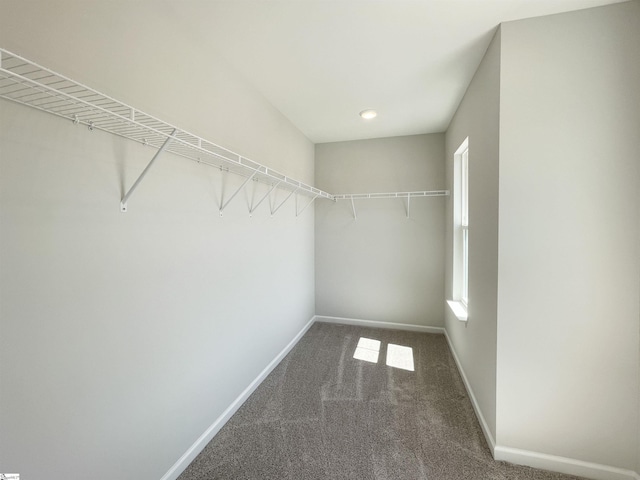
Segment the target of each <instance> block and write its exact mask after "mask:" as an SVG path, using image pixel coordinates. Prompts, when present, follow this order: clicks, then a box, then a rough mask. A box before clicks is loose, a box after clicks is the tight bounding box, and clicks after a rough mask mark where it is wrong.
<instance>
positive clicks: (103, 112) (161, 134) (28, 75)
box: [0, 48, 449, 213]
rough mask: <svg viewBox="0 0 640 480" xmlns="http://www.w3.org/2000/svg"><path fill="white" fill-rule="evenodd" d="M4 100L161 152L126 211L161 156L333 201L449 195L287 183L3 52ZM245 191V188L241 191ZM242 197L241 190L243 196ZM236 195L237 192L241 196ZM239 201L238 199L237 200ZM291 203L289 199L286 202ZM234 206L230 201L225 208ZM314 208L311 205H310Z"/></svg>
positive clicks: (0, 89)
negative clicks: (334, 190) (338, 190)
mask: <svg viewBox="0 0 640 480" xmlns="http://www.w3.org/2000/svg"><path fill="white" fill-rule="evenodd" d="M0 98H5V99H7V100H10V101H13V102H17V103H20V104H22V105H26V106H29V107H33V108H36V109H38V110H42V111H45V112H48V113H52V114H54V115H57V116H59V117H63V118H66V119H68V120H71V121H73V122H74V123H75V124H82V125H86V126H87V127H88V128H89V130H93V129H99V130H103V131H105V132H109V133H112V134H114V135H118V136H120V137H124V138H127V139H130V140H133V141H135V142H138V143H141V144H143V145H149V146H151V147H154V148H156V149H158V152H157V153H156V155H155V156H154V157H153V159H152V160H151V162H150V163H149V165H147V167H146V168H145V170H144V171H143V172H142V174H141V175H140V177H139V178H138V179H137V180H136V182H134V184H133V186H132V187H131V188H130V190H129V191H128V192H127V194H126V195H125V196H124V198H123V199H122V202H121V208H122V210H123V211H126V201H127V199H128V197H129V196H130V195H131V194H132V193H133V190H135V188H136V187H137V185H138V183H139V182H140V181H141V180H142V178H143V177H144V175H145V174H146V171H147V170H148V169H149V168H150V167H151V164H152V163H153V162H154V161H155V159H156V157H157V156H158V155H159V154H160V153H161V152H162V151H168V152H171V153H174V154H176V155H179V156H181V157H184V158H187V159H189V160H192V161H195V162H198V163H201V164H204V165H208V166H211V167H216V168H219V169H221V170H223V171H226V172H230V173H234V174H237V175H241V176H243V177H246V179H247V180H246V181H245V183H243V186H244V185H245V184H246V182H247V181H249V180H250V179H253V180H256V181H260V182H263V183H266V184H268V185H270V186H271V189H270V190H269V191H271V190H272V189H274V188H280V189H284V190H288V191H289V192H290V193H289V195H292V194H293V193H296V194H303V195H306V196H309V197H312V201H313V200H315V199H316V198H325V199H329V200H334V201H337V200H352V201H353V199H361V198H362V199H364V198H411V197H431V196H446V195H449V192H448V191H447V190H434V191H421V192H393V193H368V194H341V195H332V194H330V193H327V192H325V191H323V190H320V189H317V188H315V187H313V186H311V185H307V184H305V183H303V182H300V181H298V180H295V179H293V178H291V177H288V176H286V175H284V174H282V173H280V172H278V171H276V170H274V169H272V168H269V167H267V166H265V165H262V164H260V163H258V162H255V161H253V160H251V159H249V158H247V157H244V156H242V155H240V154H238V153H235V152H233V151H231V150H229V149H227V148H224V147H222V146H220V145H217V144H215V143H213V142H210V141H208V140H205V139H204V138H201V137H199V136H197V135H194V134H192V133H189V132H186V131H184V130H181V129H179V128H177V127H175V126H173V125H171V124H168V123H166V122H164V121H162V120H159V119H157V118H155V117H154V116H152V115H149V114H147V113H144V112H142V111H140V110H138V109H136V108H134V107H131V106H130V105H127V104H125V103H123V102H120V101H118V100H115V99H114V98H112V97H110V96H108V95H105V94H103V93H100V92H98V91H97V90H94V89H92V88H90V87H87V86H86V85H83V84H81V83H79V82H76V81H74V80H71V79H70V78H68V77H65V76H64V75H61V74H59V73H56V72H54V71H52V70H50V69H48V68H45V67H42V66H40V65H38V64H37V63H35V62H32V61H30V60H27V59H26V58H23V57H21V56H19V55H16V54H14V53H11V52H9V51H7V50H5V49H2V48H0ZM241 188H242V187H241ZM238 191H239V190H238ZM236 193H237V191H236ZM234 195H235V194H234ZM287 198H288V197H287ZM230 200H231V198H229V199H228V200H227V202H226V203H224V204H223V205H222V207H221V213H222V209H223V208H224V206H225V205H226V204H227V203H228V202H229V201H230ZM309 203H311V202H309Z"/></svg>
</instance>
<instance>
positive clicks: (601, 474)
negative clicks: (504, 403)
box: [160, 315, 640, 480]
mask: <svg viewBox="0 0 640 480" xmlns="http://www.w3.org/2000/svg"><path fill="white" fill-rule="evenodd" d="M316 321H318V322H325V323H338V324H344V325H358V326H363V327H373V328H390V329H397V330H407V331H412V332H423V333H436V334H444V336H445V338H446V339H447V343H448V344H449V349H450V350H451V353H452V355H453V358H454V360H455V362H456V365H457V367H458V371H459V372H460V375H461V376H462V380H463V382H464V386H465V388H466V389H467V393H468V394H469V398H470V400H471V405H473V409H474V411H475V413H476V416H477V417H478V420H479V422H480V426H481V428H482V432H483V433H484V436H485V438H486V440H487V443H488V444H489V448H490V449H491V452H492V453H493V456H494V458H495V459H496V460H501V461H505V462H510V463H515V464H518V465H527V466H530V467H534V468H539V469H543V470H550V471H554V472H561V473H566V474H569V475H577V476H581V477H586V478H591V479H594V480H640V475H639V474H638V473H637V472H633V471H631V470H624V469H620V468H616V467H609V466H607V465H600V464H596V463H590V462H583V461H581V460H575V459H572V458H565V457H557V456H554V455H546V454H543V453H537V452H531V451H527V450H519V449H516V448H509V447H503V446H499V445H496V442H495V440H494V438H493V436H492V434H491V431H490V430H489V426H488V424H487V422H486V421H485V419H484V416H483V415H482V411H481V410H480V406H479V405H478V402H477V400H476V397H475V395H474V393H473V389H472V388H471V384H470V383H469V380H468V379H467V376H466V374H465V372H464V370H463V368H462V364H461V363H460V360H459V359H458V355H457V354H456V351H455V349H454V348H453V344H452V343H451V339H450V338H449V335H448V334H447V331H446V330H445V329H444V328H441V327H427V326H423V325H411V324H403V323H392V322H378V321H375V320H359V319H354V318H340V317H326V316H321V315H316V316H314V317H313V318H312V319H311V320H309V322H307V324H306V325H305V326H304V327H303V328H302V330H300V332H298V334H297V335H296V336H295V337H294V338H293V339H292V340H291V341H290V342H289V343H288V344H287V346H286V347H284V348H283V349H282V351H281V352H280V353H279V354H278V355H277V356H276V357H275V358H274V359H273V360H272V361H271V363H269V365H267V366H266V367H265V369H264V370H262V372H260V374H259V375H258V376H257V377H256V378H255V380H254V381H253V382H251V384H250V385H249V386H248V387H247V388H245V389H244V391H243V392H242V393H241V394H240V395H239V396H238V398H236V399H235V400H234V401H233V403H232V404H231V405H229V407H228V408H227V409H226V410H225V411H224V412H223V413H222V415H220V416H219V417H218V418H217V419H216V420H215V421H214V422H213V424H212V425H211V426H210V427H209V428H208V429H207V430H206V431H205V432H204V433H203V434H202V435H201V436H200V438H198V440H196V441H195V443H194V444H193V445H191V447H189V449H188V450H187V451H186V452H185V453H184V455H182V457H180V459H179V460H178V461H177V462H176V463H175V464H173V466H172V467H171V468H170V469H169V471H167V473H165V474H164V476H163V477H162V478H161V479H160V480H176V479H177V478H178V477H179V476H180V474H181V473H182V472H183V471H184V470H185V469H186V468H187V467H188V466H189V464H190V463H191V462H192V461H193V460H194V459H195V458H196V457H197V456H198V454H199V453H200V452H201V451H202V450H203V449H204V447H206V446H207V444H208V443H209V442H210V441H211V439H212V438H213V437H214V436H215V435H216V434H217V433H218V432H219V431H220V429H221V428H222V427H223V426H224V424H225V423H227V421H229V419H230V418H231V417H232V416H233V414H234V413H236V411H237V410H238V409H239V408H240V407H241V406H242V404H243V403H244V402H245V401H246V400H247V398H249V396H250V395H251V394H252V393H253V391H254V390H255V389H256V388H257V387H258V386H259V385H260V384H261V383H262V381H263V380H264V379H265V378H266V377H267V376H268V375H269V374H270V373H271V372H272V370H273V369H274V368H275V367H276V366H277V365H278V364H279V363H280V362H281V361H282V359H283V358H284V357H285V356H286V355H287V354H288V353H289V352H290V351H291V349H292V348H293V347H294V346H295V345H296V344H297V343H298V341H299V340H300V339H301V338H302V336H303V335H304V334H305V333H306V332H307V330H309V328H311V326H312V325H313V323H314V322H316Z"/></svg>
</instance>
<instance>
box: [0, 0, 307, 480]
mask: <svg viewBox="0 0 640 480" xmlns="http://www.w3.org/2000/svg"><path fill="white" fill-rule="evenodd" d="M2 6H3V8H2V15H1V16H0V45H2V46H3V47H5V48H7V49H10V50H13V51H15V52H16V53H20V54H22V55H24V56H26V57H28V58H32V59H33V60H35V61H38V62H40V63H42V64H44V65H46V66H50V67H52V68H54V69H56V70H58V71H60V72H62V73H66V74H68V75H69V76H72V77H76V78H77V79H78V80H80V81H83V82H85V83H87V84H89V85H91V86H95V87H96V88H98V89H103V90H104V91H105V92H106V93H110V94H112V95H113V96H115V97H116V98H119V99H122V100H124V101H128V102H130V103H132V104H133V105H134V106H136V107H138V108H140V109H143V110H148V111H149V113H154V114H156V115H158V116H159V117H160V118H163V119H166V120H168V121H172V122H174V123H176V124H177V125H179V126H180V127H183V128H185V129H187V130H192V131H193V132H194V133H199V134H201V135H203V136H205V137H208V138H211V139H212V140H216V141H218V142H219V143H221V144H223V145H228V146H229V147H231V148H234V149H237V150H239V151H240V152H241V153H243V154H245V155H248V156H251V157H254V158H255V159H256V160H258V161H261V162H263V163H266V164H268V165H270V166H273V167H275V168H277V169H280V170H282V171H283V172H284V173H287V174H289V175H291V176H294V177H298V178H300V179H301V180H304V181H306V182H313V145H312V144H311V142H309V141H308V140H307V139H306V138H305V137H304V136H303V135H302V134H301V133H300V132H299V131H297V130H296V129H295V128H294V127H293V126H292V125H291V124H290V123H289V122H288V121H287V120H286V119H285V118H284V117H282V116H281V114H280V113H279V112H277V111H276V110H275V109H274V108H272V107H271V106H270V105H269V104H268V103H267V102H266V101H265V100H264V99H263V98H262V97H260V95H259V94H257V93H256V92H255V91H254V90H253V89H251V88H250V87H249V86H248V85H246V84H243V83H242V80H241V79H239V78H238V77H237V76H236V75H235V74H234V72H233V71H231V70H230V69H229V68H228V67H227V66H226V65H225V64H224V63H223V62H221V61H219V60H217V59H216V55H215V52H203V51H193V50H190V49H189V48H186V47H187V46H190V44H195V43H196V42H190V37H189V35H190V32H188V31H187V30H186V29H185V28H184V27H183V26H181V25H179V24H172V25H165V24H162V22H160V21H159V20H158V18H157V17H156V16H155V15H154V11H153V10H149V9H144V8H142V7H138V4H137V3H136V2H126V8H124V6H123V4H122V3H119V2H101V3H97V2H90V3H87V2H69V1H61V2H55V3H54V2H48V1H30V2H19V1H16V2H7V1H3V3H2ZM158 8H161V7H160V6H158ZM114 30H117V31H118V32H119V34H118V35H110V34H109V32H110V31H114ZM36 32H37V34H36ZM107 38H108V39H109V41H105V39H107ZM203 59H206V62H205V61H202V60H203ZM0 149H1V155H0V225H1V228H0V245H1V248H0V309H1V312H0V319H1V321H0V336H1V337H0V338H1V339H2V348H1V349H0V378H1V383H2V389H1V390H0V432H2V434H1V435H0V467H1V468H0V471H5V472H6V471H9V472H19V473H21V474H22V476H23V477H24V478H25V479H29V478H31V479H38V478H47V479H51V480H62V479H67V478H77V479H93V480H101V479H111V478H122V479H159V478H160V477H162V475H163V474H164V473H165V472H166V471H167V470H168V469H169V467H170V466H171V465H172V464H173V463H174V462H175V461H176V460H177V459H178V458H179V457H180V456H181V455H182V454H183V453H184V452H185V451H186V450H187V448H189V447H190V446H191V445H192V443H193V442H194V441H195V440H196V439H197V438H198V437H199V436H200V435H201V434H202V433H203V432H204V431H205V429H206V428H208V427H209V426H210V425H211V424H212V422H213V421H214V420H215V419H216V418H217V417H218V416H219V415H220V414H221V413H222V412H223V411H224V409H226V408H227V407H228V406H229V404H230V403H231V402H232V400H234V399H235V398H236V397H237V396H238V395H239V394H240V393H241V392H242V390H243V389H244V388H245V387H247V385H248V384H249V383H250V382H251V381H252V380H253V379H254V378H255V377H256V376H257V375H258V373H260V372H261V371H262V369H263V368H264V367H265V366H266V365H267V364H268V363H269V362H270V361H271V360H272V359H273V358H274V357H275V356H276V354H277V353H278V352H279V351H280V350H281V349H282V348H283V347H284V346H285V345H286V344H287V343H288V342H289V341H290V340H291V339H292V338H293V337H294V335H295V334H296V333H298V331H300V329H301V328H302V327H303V325H304V324H305V323H306V322H307V321H309V319H310V318H311V317H312V315H313V313H314V277H313V268H314V266H313V255H314V252H313V229H314V220H313V209H309V210H307V211H306V212H305V213H304V215H302V216H301V217H298V218H296V216H295V212H294V204H293V202H291V203H288V204H286V205H285V206H284V207H283V208H282V209H281V210H280V211H279V212H278V213H277V215H276V216H275V217H274V218H269V214H268V211H267V206H266V203H265V204H263V206H261V207H260V209H259V210H257V211H256V213H255V214H254V215H253V218H249V216H248V214H247V207H246V202H247V200H246V198H245V197H244V196H242V195H239V196H238V197H237V198H236V199H235V200H234V202H232V203H231V204H230V205H229V207H228V209H227V210H226V211H225V216H224V217H222V218H220V216H219V215H218V211H217V209H218V202H219V195H220V192H221V185H222V182H223V181H224V182H225V183H224V184H225V185H226V191H227V193H228V192H230V191H232V190H231V189H232V188H233V186H234V185H238V184H239V181H240V179H239V178H238V177H234V176H229V177H225V178H223V177H222V176H221V174H220V172H219V171H217V170H215V169H211V168H208V167H204V166H200V165H197V164H195V163H193V162H189V161H187V160H183V159H180V158H177V157H174V156H172V155H166V156H163V157H162V158H161V159H160V160H158V163H157V165H156V166H155V167H154V168H153V170H152V171H151V172H150V174H149V175H148V177H147V178H146V179H145V181H144V182H143V183H142V184H141V186H140V188H139V189H138V191H136V194H135V195H134V196H133V197H132V199H131V201H130V202H129V212H128V213H126V214H122V213H120V211H119V199H120V197H121V195H122V189H123V187H124V186H129V185H131V183H132V182H133V180H134V179H135V178H136V176H137V175H138V173H139V172H140V171H141V170H142V168H143V167H144V166H145V165H146V163H147V162H148V161H149V160H150V158H151V156H152V154H153V151H152V150H151V149H149V148H145V147H142V146H140V145H137V144H134V143H133V142H130V141H127V140H123V139H120V138H117V137H114V136H111V135H109V134H106V133H103V132H99V131H94V132H88V130H87V129H86V128H84V127H78V126H75V125H73V124H72V123H71V122H68V121H65V120H63V119H60V118H57V117H54V116H50V115H48V114H45V113H41V112H38V111H35V110H31V109H28V108H27V107H22V106H19V105H15V104H12V103H9V102H6V101H0ZM255 187H256V188H264V186H262V185H255ZM251 188H252V187H251ZM251 188H249V190H248V192H249V194H250V192H251ZM279 198H283V197H282V195H281V196H280V197H279Z"/></svg>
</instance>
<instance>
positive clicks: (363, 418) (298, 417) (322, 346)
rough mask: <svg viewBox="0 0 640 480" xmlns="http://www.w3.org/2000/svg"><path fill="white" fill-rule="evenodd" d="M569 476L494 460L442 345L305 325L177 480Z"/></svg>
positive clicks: (430, 339)
mask: <svg viewBox="0 0 640 480" xmlns="http://www.w3.org/2000/svg"><path fill="white" fill-rule="evenodd" d="M361 338H365V339H368V340H363V341H361V340H360V339H361ZM377 342H380V343H379V344H378V343H377ZM358 345H360V347H361V348H358ZM390 345H391V346H390ZM398 346H399V347H398ZM402 347H405V348H402ZM406 347H409V348H410V349H411V350H409V349H407V348H406ZM407 352H408V354H407ZM354 354H355V356H356V357H361V358H365V359H364V360H363V359H358V358H354ZM403 354H404V355H403ZM411 360H413V363H414V365H413V371H412V370H410V369H409V368H410V367H411V365H410V363H411ZM374 361H375V363H374ZM387 363H390V364H391V365H395V366H389V365H387ZM575 478H576V477H571V476H567V475H561V474H556V473H550V472H543V471H540V470H535V469H531V468H527V467H519V466H514V465H510V464H507V463H503V462H496V461H494V460H493V458H492V457H491V454H490V453H489V449H488V447H487V445H486V442H485V440H484V437H483V435H482V431H481V430H480V425H479V424H478V421H477V419H476V417H475V415H474V412H473V408H472V406H471V403H470V401H469V398H468V397H467V394H466V391H465V388H464V385H463V383H462V380H461V378H460V375H459V373H458V371H457V369H456V366H455V363H454V360H453V358H452V356H451V353H450V351H449V349H448V346H447V342H446V339H445V338H444V336H442V335H431V334H422V333H413V332H403V331H396V330H382V329H371V328H363V327H354V326H342V325H333V324H323V323H316V324H314V325H313V326H312V327H311V329H310V330H309V331H308V332H307V333H306V335H305V336H304V337H303V338H302V339H301V340H300V342H299V343H298V344H297V345H296V346H295V347H294V349H293V350H292V351H291V352H290V353H289V355H287V356H286V357H285V358H284V360H283V361H282V362H281V363H280V364H279V365H278V366H277V367H276V368H275V369H274V371H273V372H272V373H271V374H270V375H269V376H268V377H267V378H266V379H265V381H264V382H263V383H262V384H261V385H260V386H259V387H258V388H257V389H256V391H255V392H254V393H253V395H251V397H250V398H249V399H248V400H247V401H246V402H245V404H244V405H243V406H242V407H241V408H240V409H239V410H238V411H237V412H236V414H235V415H234V416H233V417H232V418H231V420H229V422H227V424H226V425H225V426H224V427H223V428H222V429H221V430H220V432H219V433H218V434H217V435H216V437H215V438H214V439H213V440H212V441H211V442H210V443H209V444H208V445H207V446H206V447H205V449H204V450H203V451H202V452H201V453H200V455H199V456H198V457H197V458H196V459H195V460H194V461H193V462H192V463H191V465H190V466H189V467H188V468H187V469H186V470H185V471H184V472H183V473H182V475H181V476H180V477H179V479H178V480H214V479H225V480H235V479H256V480H267V479H278V480H325V479H326V480H333V479H340V480H343V479H344V480H369V479H371V480H374V479H375V480H392V479H393V480H405V479H406V480H414V479H416V480H417V479H428V480H466V479H469V480H485V479H487V480H510V479H515V480H567V479H575Z"/></svg>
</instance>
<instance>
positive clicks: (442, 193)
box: [333, 190, 449, 220]
mask: <svg viewBox="0 0 640 480" xmlns="http://www.w3.org/2000/svg"><path fill="white" fill-rule="evenodd" d="M447 196H449V190H425V191H418V192H386V193H342V194H338V195H334V196H333V199H334V200H336V201H337V200H350V201H351V208H352V210H353V218H354V220H357V219H358V215H357V213H356V204H355V200H362V199H374V198H406V199H407V218H409V217H410V216H411V199H412V198H419V197H447Z"/></svg>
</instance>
